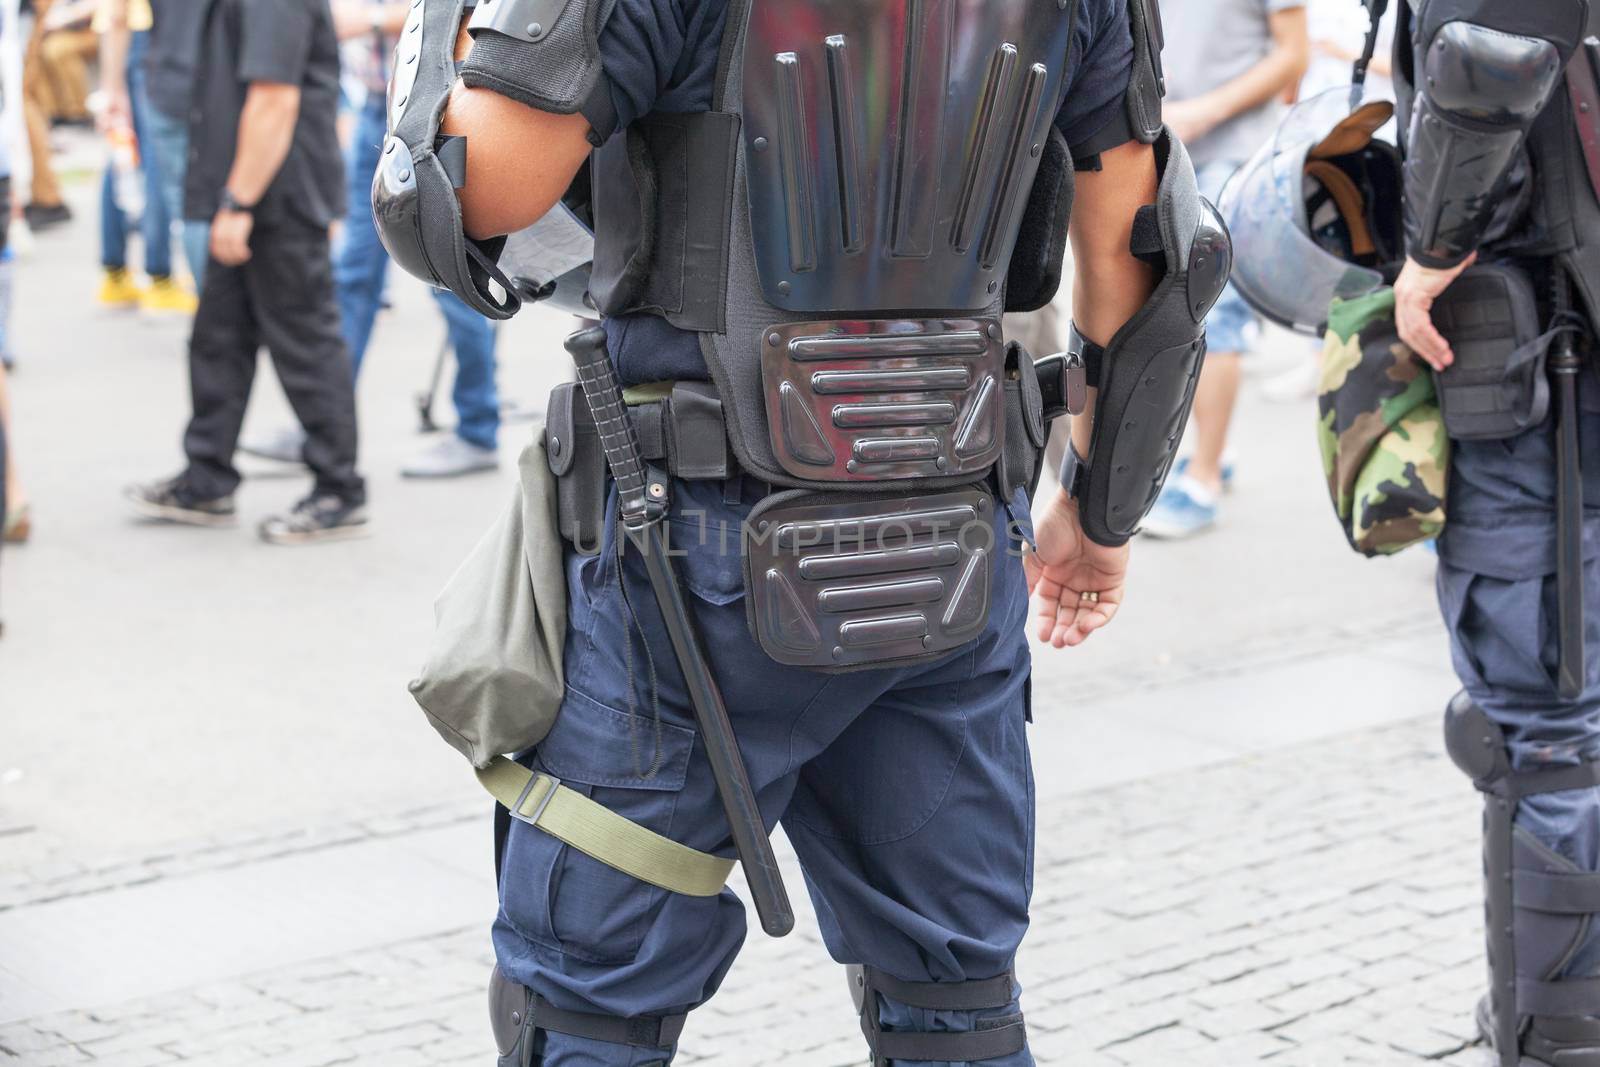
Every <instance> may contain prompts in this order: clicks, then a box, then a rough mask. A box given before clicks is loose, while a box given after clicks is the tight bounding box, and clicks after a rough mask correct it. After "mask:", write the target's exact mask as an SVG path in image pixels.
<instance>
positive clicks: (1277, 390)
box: [1261, 359, 1322, 404]
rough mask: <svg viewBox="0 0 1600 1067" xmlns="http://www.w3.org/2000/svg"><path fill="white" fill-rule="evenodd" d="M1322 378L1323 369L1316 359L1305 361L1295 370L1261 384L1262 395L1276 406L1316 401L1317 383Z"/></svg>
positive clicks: (1287, 371)
mask: <svg viewBox="0 0 1600 1067" xmlns="http://www.w3.org/2000/svg"><path fill="white" fill-rule="evenodd" d="M1321 377H1322V371H1321V368H1320V367H1319V366H1318V365H1317V361H1316V360H1314V359H1303V360H1301V361H1300V363H1299V365H1298V366H1296V367H1295V368H1294V369H1293V370H1286V371H1284V372H1283V373H1282V374H1279V375H1276V376H1275V377H1272V378H1269V379H1267V380H1266V381H1264V382H1262V383H1261V395H1262V396H1264V397H1266V398H1267V399H1268V400H1270V401H1272V402H1273V403H1274V404H1298V403H1300V402H1301V401H1304V400H1311V399H1314V398H1315V397H1316V395H1317V382H1318V381H1319V380H1320V379H1321Z"/></svg>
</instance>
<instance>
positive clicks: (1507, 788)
mask: <svg viewBox="0 0 1600 1067" xmlns="http://www.w3.org/2000/svg"><path fill="white" fill-rule="evenodd" d="M1401 16H1402V27H1403V32H1402V33H1401V34H1400V37H1401V40H1400V41H1399V42H1398V49H1399V55H1398V59H1399V62H1398V63H1397V64H1396V70H1397V72H1398V73H1399V74H1400V75H1401V77H1400V79H1398V81H1399V85H1398V89H1399V96H1400V105H1401V119H1402V129H1404V130H1406V131H1407V134H1408V135H1407V137H1406V143H1405V145H1404V152H1405V184H1404V209H1405V226H1406V247H1407V252H1408V258H1407V262H1406V264H1405V267H1404V269H1403V270H1402V271H1401V273H1400V276H1399V278H1398V280H1397V281H1396V283H1395V299H1396V325H1397V326H1398V329H1399V332H1400V336H1401V337H1402V339H1404V340H1405V341H1406V342H1407V343H1408V344H1409V345H1410V346H1411V347H1412V348H1413V349H1414V350H1415V351H1416V352H1417V353H1418V354H1419V355H1420V356H1422V358H1423V359H1425V360H1426V361H1427V362H1428V363H1429V364H1430V365H1431V366H1432V367H1434V369H1435V370H1437V371H1440V372H1443V373H1442V374H1441V375H1440V376H1439V381H1440V382H1441V392H1442V393H1443V396H1444V402H1445V410H1446V414H1447V416H1448V415H1449V414H1450V403H1451V394H1450V380H1451V378H1452V376H1453V375H1455V374H1459V373H1460V372H1462V371H1466V370H1469V369H1470V368H1467V367H1454V366H1453V364H1455V363H1456V362H1457V353H1456V352H1454V351H1453V350H1452V346H1451V344H1450V342H1449V341H1447V340H1446V338H1445V336H1444V335H1443V334H1442V333H1441V331H1440V329H1439V327H1438V325H1436V324H1435V323H1434V322H1433V321H1432V317H1431V316H1430V309H1431V308H1432V307H1433V306H1434V303H1435V301H1437V300H1439V299H1440V297H1441V296H1442V295H1443V294H1444V293H1445V292H1446V290H1447V289H1448V288H1449V287H1450V286H1451V285H1452V283H1454V282H1456V280H1457V279H1458V278H1459V277H1460V276H1461V275H1462V273H1463V272H1464V271H1465V270H1466V269H1467V268H1468V267H1469V265H1471V264H1472V263H1473V262H1474V261H1475V260H1478V259H1482V260H1484V261H1485V262H1488V261H1491V260H1494V261H1502V260H1510V261H1513V262H1515V263H1517V264H1519V265H1521V266H1522V267H1523V268H1524V269H1526V270H1527V271H1528V272H1529V274H1530V275H1531V277H1532V278H1533V280H1534V283H1535V284H1534V288H1533V291H1534V293H1535V294H1536V295H1537V297H1538V306H1539V309H1540V313H1541V317H1542V318H1543V321H1544V322H1545V323H1546V324H1547V325H1549V326H1551V327H1552V329H1553V330H1555V331H1563V332H1561V333H1559V334H1558V335H1557V337H1556V338H1555V339H1554V344H1553V346H1552V350H1551V355H1550V357H1549V361H1550V363H1551V364H1552V366H1551V370H1552V371H1553V372H1557V373H1561V372H1567V373H1569V374H1571V373H1572V372H1575V371H1577V370H1578V369H1579V368H1578V367H1576V366H1575V364H1576V362H1577V360H1576V357H1577V356H1578V355H1579V353H1580V352H1581V354H1582V358H1583V359H1585V360H1587V361H1589V363H1590V365H1589V367H1588V368H1586V369H1582V373H1581V375H1577V376H1576V378H1575V379H1573V378H1569V379H1568V380H1567V381H1565V382H1563V381H1561V380H1559V379H1558V380H1557V383H1556V384H1557V388H1558V390H1561V391H1566V392H1568V393H1569V394H1570V396H1569V403H1568V406H1567V410H1565V411H1562V410H1560V409H1559V403H1558V410H1557V412H1556V414H1555V417H1554V418H1547V419H1546V420H1545V421H1544V422H1543V423H1541V424H1539V425H1538V426H1536V427H1535V428H1533V429H1529V430H1526V431H1524V432H1522V433H1518V434H1516V435H1514V436H1510V437H1504V438H1500V439H1493V438H1489V439H1462V438H1460V437H1459V436H1457V435H1456V433H1455V431H1454V430H1452V436H1453V437H1455V438H1456V439H1455V441H1454V445H1455V447H1454V453H1453V459H1452V463H1453V471H1452V475H1451V480H1450V489H1449V496H1448V503H1447V510H1448V515H1449V522H1448V526H1447V527H1446V531H1445V534H1444V536H1443V538H1442V539H1441V540H1440V543H1439V557H1440V559H1439V577H1438V586H1439V602H1440V606H1441V608H1442V609H1443V611H1444V615H1445V621H1446V623H1447V625H1448V626H1449V629H1450V633H1451V641H1452V649H1453V655H1454V660H1455V666H1456V671H1457V673H1458V674H1459V675H1460V677H1461V681H1462V684H1463V685H1464V686H1465V692H1464V693H1463V694H1462V695H1461V696H1459V697H1458V698H1457V699H1456V700H1455V701H1454V702H1453V703H1452V704H1451V707H1450V709H1449V711H1448V713H1447V725H1446V741H1447V743H1448V744H1449V746H1450V749H1451V753H1452V755H1453V756H1454V757H1455V758H1456V759H1457V761H1458V762H1459V763H1460V764H1461V765H1462V767H1463V769H1465V770H1466V771H1467V772H1468V773H1469V774H1471V775H1472V776H1473V777H1474V779H1475V781H1476V782H1477V784H1478V786H1479V788H1480V789H1483V790H1484V791H1485V794H1486V801H1487V809H1486V811H1487V813H1486V818H1485V858H1486V870H1487V874H1488V908H1487V914H1488V921H1489V962H1490V978H1491V988H1490V992H1489V994H1488V996H1486V997H1485V998H1484V1000H1483V1001H1482V1003H1481V1004H1480V1006H1479V1011H1478V1021H1479V1026H1480V1029H1481V1030H1482V1031H1483V1033H1484V1035H1485V1037H1486V1038H1487V1039H1488V1040H1489V1041H1490V1042H1491V1044H1492V1045H1493V1046H1494V1048H1495V1050H1496V1053H1497V1055H1498V1058H1499V1062H1501V1063H1503V1064H1507V1065H1514V1064H1517V1063H1518V1062H1519V1059H1518V1057H1519V1055H1520V1056H1522V1057H1524V1058H1523V1059H1522V1060H1521V1061H1520V1062H1522V1063H1529V1062H1533V1063H1541V1064H1551V1065H1554V1064H1589V1063H1600V926H1597V925H1596V919H1597V917H1600V881H1597V879H1596V876H1595V874H1594V873H1593V872H1595V871H1596V870H1600V785H1597V783H1600V662H1597V661H1600V632H1597V630H1596V628H1595V624H1594V620H1593V618H1592V617H1591V618H1590V620H1589V623H1588V625H1583V624H1582V622H1583V612H1582V609H1583V608H1585V607H1587V608H1588V609H1589V610H1590V611H1591V613H1592V612H1593V610H1594V609H1595V608H1596V607H1600V564H1597V563H1596V562H1595V561H1594V560H1593V559H1592V558H1591V557H1592V552H1591V551H1585V550H1584V549H1583V542H1588V541H1590V539H1591V538H1592V537H1593V535H1594V533H1595V532H1596V531H1597V525H1600V513H1596V512H1594V511H1589V512H1587V513H1584V514H1581V515H1579V514H1578V513H1573V515H1572V517H1573V519H1574V520H1576V521H1575V522H1574V524H1573V525H1574V527H1577V526H1578V525H1579V524H1580V523H1581V531H1580V530H1578V529H1576V528H1574V529H1571V530H1569V531H1568V533H1567V535H1566V536H1565V537H1564V536H1563V535H1562V533H1561V529H1560V524H1559V523H1558V513H1559V510H1560V508H1561V506H1562V505H1563V504H1565V505H1566V506H1567V507H1569V508H1572V507H1573V506H1574V505H1575V504H1576V501H1574V500H1572V499H1571V494H1574V493H1581V494H1582V495H1581V496H1580V497H1579V499H1580V500H1581V499H1586V500H1588V501H1591V502H1597V503H1600V499H1597V498H1596V496H1595V495H1594V494H1595V492H1596V490H1597V489H1600V477H1597V476H1596V475H1597V472H1600V458H1597V457H1600V388H1597V385H1596V379H1595V376H1594V367H1593V353H1592V344H1593V337H1594V333H1593V326H1594V324H1595V323H1596V322H1600V318H1597V315H1596V313H1597V312H1600V301H1597V298H1600V202H1597V200H1596V194H1597V190H1600V186H1597V184H1596V181H1597V180H1600V170H1597V169H1595V167H1596V163H1597V162H1600V160H1597V159H1596V157H1594V156H1593V154H1592V153H1593V152H1594V150H1595V148H1596V141H1595V139H1594V131H1595V121H1596V118H1597V114H1596V111H1595V105H1596V103H1597V102H1600V101H1597V97H1596V92H1597V88H1600V87H1597V83H1596V81H1595V74H1596V69H1595V67H1594V64H1593V52H1592V51H1591V49H1592V45H1593V42H1594V38H1593V36H1592V34H1594V33H1595V32H1596V30H1597V27H1596V26H1595V24H1594V21H1593V15H1592V14H1591V11H1590V10H1589V5H1588V4H1587V3H1584V2H1583V0H1560V2H1552V3H1542V4H1535V5H1529V4H1519V3H1515V2H1512V0H1484V2H1479V3H1470V4H1463V3H1457V2H1454V0H1420V2H1419V0H1413V2H1412V3H1411V4H1410V6H1409V8H1408V9H1406V10H1403V11H1402V12H1401ZM1586 154H1588V155H1587V158H1586ZM1574 291H1575V293H1576V299H1572V297H1571V295H1570V294H1571V293H1573V292H1574ZM1577 331H1581V333H1578V332H1577ZM1563 361H1564V362H1567V363H1570V364H1574V365H1572V366H1561V365H1559V364H1560V363H1561V362H1563ZM1538 384H1539V383H1538V382H1535V389H1537V386H1538ZM1574 401H1575V402H1574ZM1564 453H1565V454H1564ZM1580 457H1581V462H1582V466H1583V475H1584V479H1583V481H1585V482H1587V483H1588V484H1587V486H1585V485H1584V484H1583V482H1579V481H1578V480H1577V479H1576V478H1574V477H1573V475H1574V474H1575V473H1576V465H1577V464H1578V463H1579V462H1580ZM1561 462H1567V463H1568V464H1569V466H1568V467H1567V474H1566V477H1567V479H1568V484H1566V485H1565V486H1562V485H1560V481H1561V478H1562V475H1561V467H1560V463H1561ZM1585 489H1587V492H1583V490H1585ZM1563 495H1566V497H1567V499H1565V500H1563V499H1562V497H1563ZM1564 542H1565V543H1564ZM1591 544H1592V542H1591ZM1574 550H1576V559H1575V560H1574V559H1572V557H1571V554H1572V553H1573V551H1574ZM1563 554H1567V555H1568V565H1567V566H1560V565H1559V562H1560V558H1561V556H1562V555H1563ZM1574 616H1575V617H1576V618H1574ZM1575 621H1576V623H1577V626H1576V628H1575V626H1574V622H1575ZM1585 646H1587V648H1585Z"/></svg>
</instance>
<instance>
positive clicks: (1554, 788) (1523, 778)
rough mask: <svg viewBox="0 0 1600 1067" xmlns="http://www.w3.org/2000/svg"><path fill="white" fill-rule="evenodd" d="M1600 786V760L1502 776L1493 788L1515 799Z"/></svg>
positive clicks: (1496, 791)
mask: <svg viewBox="0 0 1600 1067" xmlns="http://www.w3.org/2000/svg"><path fill="white" fill-rule="evenodd" d="M1596 786H1600V762H1596V763H1579V764H1576V765H1574V766H1571V767H1550V768H1547V769H1541V770H1537V771H1522V772H1520V773H1518V774H1513V775H1510V776H1508V777H1506V778H1502V779H1501V780H1500V781H1499V782H1498V783H1496V788H1495V789H1494V790H1493V791H1494V792H1495V793H1498V794H1500V795H1502V796H1506V797H1508V798H1510V799H1512V800H1521V799H1522V798H1523V797H1533V796H1540V795H1542V794H1545V793H1565V792H1567V791H1568V790H1570V789H1592V788H1594V787H1596Z"/></svg>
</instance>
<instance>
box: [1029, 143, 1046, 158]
mask: <svg viewBox="0 0 1600 1067" xmlns="http://www.w3.org/2000/svg"><path fill="white" fill-rule="evenodd" d="M1043 151H1044V145H1042V144H1036V145H1034V146H1033V147H1032V148H1030V149H1028V154H1029V155H1030V156H1032V157H1033V158H1034V159H1038V158H1039V153H1041V152H1043Z"/></svg>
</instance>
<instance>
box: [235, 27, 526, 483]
mask: <svg viewBox="0 0 1600 1067" xmlns="http://www.w3.org/2000/svg"><path fill="white" fill-rule="evenodd" d="M410 10H411V3H410V0H338V2H336V3H335V4H334V5H333V15H334V26H335V28H336V30H337V31H338V34H339V38H340V40H343V41H346V42H348V44H347V45H346V46H345V49H344V55H345V59H346V72H345V73H346V77H345V86H346V95H347V97H348V98H349V101H348V112H349V116H348V117H349V118H350V120H351V121H350V129H351V133H350V142H349V145H348V147H347V149H346V155H345V176H346V183H345V184H346V189H345V201H346V202H345V215H344V226H343V227H342V228H341V230H340V233H339V239H338V240H337V241H336V242H335V243H334V249H333V280H334V286H335V289H336V292H337V294H338V299H339V315H340V320H341V322H342V324H343V329H344V339H345V343H346V344H347V345H349V347H350V356H351V359H352V361H353V363H354V369H355V373H356V374H357V375H359V374H360V373H361V364H362V361H363V359H364V358H365V356H366V353H367V346H368V344H369V343H370V342H371V340H372V326H373V322H374V321H375V320H376V319H377V317H378V309H379V307H380V306H381V305H382V303H383V291H384V285H385V283H386V282H387V280H388V277H389V253H388V252H386V251H384V248H383V244H382V243H381V242H380V241H379V240H378V231H377V228H376V227H375V226H374V225H373V221H372V176H373V175H374V174H375V173H377V170H378V161H379V158H380V153H381V152H382V150H383V141H384V136H385V134H386V131H387V125H388V115H387V108H386V104H385V97H386V94H387V83H388V79H389V68H390V66H391V59H392V57H393V55H394V47H395V44H396V43H397V41H398V40H399V35H400V30H401V28H402V27H403V26H404V25H405V21H406V14H407V12H409V11H410ZM432 294H433V299H434V303H435V304H436V305H437V306H438V308H439V311H440V313H441V314H442V315H443V317H444V322H445V328H446V329H447V330H448V331H449V335H450V345H451V347H452V348H453V349H454V350H455V356H456V379H455V388H454V389H453V391H452V393H451V399H452V401H453V402H454V404H455V409H456V427H455V432H454V433H450V434H446V435H444V436H442V437H441V438H440V439H439V440H438V441H437V442H435V443H434V444H432V445H430V446H428V447H427V448H426V449H424V450H423V451H422V452H420V453H419V454H418V455H416V456H415V457H413V458H412V459H411V460H410V461H408V462H407V463H406V464H405V465H404V466H403V467H401V468H400V473H401V474H403V475H405V476H406V477H408V478H450V477H456V476H459V475H463V474H471V473H473V472H475V471H487V470H494V469H495V468H496V467H497V466H499V463H500V454H499V450H498V444H499V433H500V394H499V390H498V389H497V388H496V387H495V351H494V349H495V330H494V324H493V323H491V322H490V321H489V320H488V319H486V318H484V317H483V316H482V315H480V314H478V313H477V312H476V311H473V310H472V309H471V308H469V307H467V305H466V304H463V303H462V302H461V298H460V297H458V296H456V295H455V294H454V293H451V292H449V291H447V290H444V289H434V290H432ZM304 448H305V434H304V433H302V432H300V431H299V430H298V429H285V430H280V431H278V432H277V433H274V434H270V435H267V436H265V437H262V438H260V439H257V440H252V439H250V438H246V439H245V441H244V442H243V443H242V444H241V445H240V450H241V451H244V452H248V453H250V454H251V455H256V456H261V457H263V458H265V459H273V460H278V461H280V462H289V463H298V462H300V457H301V453H302V451H303V449H304Z"/></svg>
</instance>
